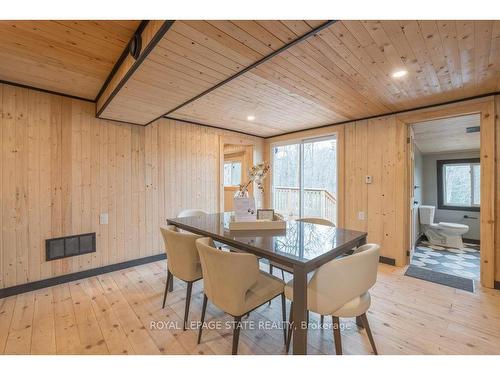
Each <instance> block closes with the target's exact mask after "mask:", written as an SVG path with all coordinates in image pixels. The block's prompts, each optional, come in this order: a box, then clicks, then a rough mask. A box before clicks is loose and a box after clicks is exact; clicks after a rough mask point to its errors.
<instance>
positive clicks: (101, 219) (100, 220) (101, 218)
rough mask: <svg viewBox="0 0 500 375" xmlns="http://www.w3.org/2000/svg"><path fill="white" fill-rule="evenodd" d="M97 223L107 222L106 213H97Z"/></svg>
mask: <svg viewBox="0 0 500 375" xmlns="http://www.w3.org/2000/svg"><path fill="white" fill-rule="evenodd" d="M99 223H100V224H108V214H107V213H105V214H100V215H99Z"/></svg>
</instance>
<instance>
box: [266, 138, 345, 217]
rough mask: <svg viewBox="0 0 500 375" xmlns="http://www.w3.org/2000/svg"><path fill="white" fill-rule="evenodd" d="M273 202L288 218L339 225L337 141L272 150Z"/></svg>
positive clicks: (311, 141) (315, 141)
mask: <svg viewBox="0 0 500 375" xmlns="http://www.w3.org/2000/svg"><path fill="white" fill-rule="evenodd" d="M272 158H273V159H272V168H273V169H272V172H273V173H272V184H273V187H272V202H273V208H274V209H275V210H276V212H278V213H280V214H282V215H284V216H285V217H291V218H298V217H304V216H310V217H311V216H312V217H321V218H324V219H328V220H330V221H332V222H333V223H336V218H337V200H336V195H337V139H336V138H335V137H327V138H320V139H307V140H302V141H298V142H296V143H291V144H283V145H276V146H273V147H272Z"/></svg>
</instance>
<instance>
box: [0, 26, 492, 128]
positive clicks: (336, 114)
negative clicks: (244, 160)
mask: <svg viewBox="0 0 500 375" xmlns="http://www.w3.org/2000/svg"><path fill="white" fill-rule="evenodd" d="M155 22H156V24H158V22H160V21H155ZM160 23H161V22H160ZM324 23H325V21H175V22H174V23H173V24H172V25H171V27H170V28H163V30H164V33H159V34H158V35H157V36H158V38H153V34H151V35H150V38H149V39H148V41H149V40H153V41H154V42H153V43H152V44H151V45H152V46H153V45H154V47H153V48H152V50H151V52H150V53H149V54H146V53H144V54H143V56H141V57H144V59H143V60H142V59H141V58H140V59H139V61H138V63H137V64H136V66H134V69H132V70H131V71H130V74H129V75H126V76H125V77H126V78H125V79H124V80H122V79H121V78H120V77H118V78H117V76H116V75H115V82H114V86H113V88H112V89H109V90H108V91H110V92H111V91H113V92H114V91H116V92H114V94H113V95H109V97H108V98H104V99H102V98H101V99H100V100H99V101H98V102H97V113H98V114H99V117H101V118H108V119H114V120H121V121H126V122H130V123H134V124H139V125H146V124H148V123H150V122H151V121H153V120H154V119H156V118H158V117H160V116H162V115H164V114H168V116H169V117H171V118H175V119H181V120H185V121H190V122H196V123H202V124H206V125H211V126H217V127H221V128H226V129H230V130H237V131H243V132H247V133H252V134H255V135H259V136H264V137H267V136H273V135H277V134H281V133H286V132H289V131H294V130H301V129H307V128H311V127H316V126H321V125H327V124H332V123H337V122H341V121H349V120H354V119H359V118H364V117H370V116H377V115H381V114H385V113H390V112H395V111H403V110H408V109H412V108H417V107H421V106H427V105H432V104H439V103H443V102H447V101H452V100H457V99H463V98H468V97H472V96H476V95H481V94H487V93H494V92H498V91H499V90H500V21H411V20H408V21H338V22H336V23H333V24H331V25H330V26H328V27H326V28H323V29H321V30H320V31H318V32H317V33H311V34H310V35H308V36H307V37H306V38H304V39H303V40H299V41H298V42H296V43H293V44H292V45H291V46H289V48H286V49H284V50H281V48H283V47H284V46H287V45H288V44H289V43H291V42H293V41H294V40H297V39H299V38H300V37H301V36H303V35H305V34H307V33H310V32H311V30H313V29H315V28H317V27H319V26H320V25H323V24H324ZM138 24H139V22H138V21H0V47H1V48H0V80H5V81H13V82H17V83H21V84H26V85H30V86H35V87H39V88H42V89H47V90H53V91H58V92H62V93H65V94H69V95H75V96H79V97H83V98H87V99H92V100H93V99H94V98H95V97H96V95H97V93H98V92H99V90H100V88H101V87H102V85H103V83H104V81H105V80H106V78H107V76H108V75H109V73H110V72H111V70H112V68H113V66H114V63H115V61H116V60H117V59H118V58H119V56H120V54H121V53H122V51H123V50H124V48H125V47H126V46H127V43H128V41H129V40H130V38H131V36H132V35H133V33H134V31H135V30H136V29H137V27H138ZM165 30H166V32H165ZM160 36H161V38H160ZM157 40H159V42H158V43H156V41H157ZM155 43H156V44H155ZM145 44H147V43H145ZM146 47H147V46H146V45H143V51H144V50H145V48H146ZM277 50H279V53H277V54H275V55H274V56H272V57H271V58H269V59H266V60H265V61H264V62H262V63H258V64H256V65H255V66H253V64H255V63H256V62H259V61H260V60H261V59H263V58H264V57H266V56H269V55H270V54H273V53H274V52H275V51H277ZM129 60H130V58H129ZM249 67H251V68H249ZM135 68H136V69H135ZM242 70H244V73H243V74H239V72H241V71H242ZM399 70H404V71H407V74H406V75H405V76H403V77H401V78H393V76H392V75H393V73H394V72H396V71H399ZM125 71H126V69H125ZM122 73H123V72H122ZM117 74H118V73H117ZM235 75H237V76H236V77H235V78H234V79H231V78H232V77H234V76H235ZM227 79H229V81H228V82H225V81H226V80H227ZM118 81H120V84H119V85H118ZM221 82H224V83H223V84H221ZM121 83H123V84H121ZM216 85H218V87H216V88H215V89H213V90H211V89H212V88H214V86H216ZM114 88H116V90H115V89H114ZM207 90H209V91H208V92H207V93H206V95H202V96H201V97H200V98H197V99H196V100H192V101H190V100H191V99H193V98H196V97H197V96H198V95H200V94H202V93H205V92H206V91H207ZM188 101H190V102H189V103H187V104H186V105H183V104H185V103H186V102H188ZM178 107H179V108H178ZM249 117H250V118H251V117H253V120H249V119H248V118H249Z"/></svg>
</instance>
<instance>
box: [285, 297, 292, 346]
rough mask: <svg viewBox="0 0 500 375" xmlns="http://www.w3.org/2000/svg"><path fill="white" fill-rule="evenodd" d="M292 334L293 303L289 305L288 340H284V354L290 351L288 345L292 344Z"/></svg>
mask: <svg viewBox="0 0 500 375" xmlns="http://www.w3.org/2000/svg"><path fill="white" fill-rule="evenodd" d="M292 332H293V302H292V303H290V318H289V319H288V338H287V340H286V352H287V353H288V352H289V351H290V343H291V342H292Z"/></svg>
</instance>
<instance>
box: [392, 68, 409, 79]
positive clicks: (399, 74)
mask: <svg viewBox="0 0 500 375" xmlns="http://www.w3.org/2000/svg"><path fill="white" fill-rule="evenodd" d="M407 74H408V71H406V70H397V71H395V72H394V73H392V77H393V78H401V77H404V76H405V75H407Z"/></svg>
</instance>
